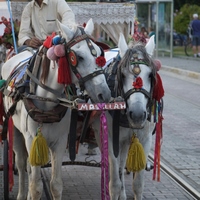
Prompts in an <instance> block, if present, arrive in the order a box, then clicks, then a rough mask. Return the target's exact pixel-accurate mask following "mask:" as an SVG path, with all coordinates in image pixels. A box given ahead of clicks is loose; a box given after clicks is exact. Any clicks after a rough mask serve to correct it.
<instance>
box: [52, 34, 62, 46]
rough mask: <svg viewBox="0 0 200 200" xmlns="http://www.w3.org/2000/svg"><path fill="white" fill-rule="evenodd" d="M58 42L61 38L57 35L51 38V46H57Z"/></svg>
mask: <svg viewBox="0 0 200 200" xmlns="http://www.w3.org/2000/svg"><path fill="white" fill-rule="evenodd" d="M60 41H61V37H60V36H59V35H56V36H55V37H54V38H53V41H52V42H53V44H54V45H57V44H60Z"/></svg>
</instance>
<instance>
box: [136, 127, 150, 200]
mask: <svg viewBox="0 0 200 200" xmlns="http://www.w3.org/2000/svg"><path fill="white" fill-rule="evenodd" d="M149 130H150V125H149V124H148V123H147V124H146V125H145V127H144V129H143V130H142V129H141V130H139V131H138V133H137V136H138V138H139V140H140V142H141V144H142V146H143V148H144V152H145V156H146V160H148V154H149V152H150V149H151V142H152V134H151V132H150V131H149ZM140 138H141V139H140ZM144 172H145V170H141V171H139V172H136V173H135V174H134V179H133V192H134V196H135V200H142V194H143V190H144Z"/></svg>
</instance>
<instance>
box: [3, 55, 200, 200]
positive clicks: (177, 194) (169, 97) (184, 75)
mask: <svg viewBox="0 0 200 200" xmlns="http://www.w3.org/2000/svg"><path fill="white" fill-rule="evenodd" d="M158 59H159V60H160V61H161V63H162V68H161V70H160V74H161V77H162V78H163V85H164V87H165V97H164V102H165V105H164V113H163V116H164V121H163V134H164V137H163V145H162V152H161V155H162V162H164V163H166V164H168V166H169V167H170V169H172V170H174V171H176V172H178V174H179V176H181V177H182V178H183V179H184V180H186V181H187V182H188V184H190V185H191V186H192V187H194V188H196V189H198V190H199V192H200V189H199V188H200V159H199V155H200V137H199V136H200V109H199V108H200V90H199V89H200V59H186V58H166V57H159V58H158ZM174 77H175V78H174ZM177 108H178V109H177ZM183 110H184V112H182V111H183ZM152 147H153V145H152ZM81 148H82V151H81V152H80V153H79V155H78V157H77V160H82V161H84V160H85V158H86V156H85V153H86V151H87V148H86V147H83V146H82V147H81ZM0 152H1V151H0ZM152 153H153V148H152ZM1 158H2V154H1V153H0V160H1ZM65 159H67V154H66V158H65ZM90 159H95V160H96V161H97V162H98V161H100V156H99V154H98V155H97V156H95V157H92V158H90ZM50 170H51V168H47V169H45V174H46V175H47V176H45V179H47V180H48V179H49V174H50ZM100 176H101V172H100V168H96V167H85V166H74V165H73V166H63V180H64V192H63V199H69V200H71V199H73V200H79V199H85V200H86V199H87V200H93V199H94V200H100V199H101V197H100V195H101V194H100ZM1 177H2V172H1V173H0V180H1ZM17 178H18V177H17V176H15V186H14V188H13V191H12V192H11V194H10V197H11V199H16V193H17ZM131 185H132V176H131V175H126V191H127V197H128V198H127V199H128V200H131V199H133V192H132V186H131ZM1 188H2V184H1V183H0V197H1V196H2V190H1ZM0 199H1V198H0ZM45 199H46V198H45V197H44V196H43V198H42V200H45ZM164 199H170V200H188V199H189V200H192V198H191V197H189V196H188V194H187V193H186V192H185V191H184V190H182V189H180V188H178V186H177V185H176V184H175V183H174V182H172V181H171V179H170V178H169V177H168V176H166V175H165V174H164V173H163V172H162V174H161V182H156V181H152V171H151V172H146V177H145V192H144V200H164ZM199 199H200V197H199Z"/></svg>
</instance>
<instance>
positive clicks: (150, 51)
mask: <svg viewBox="0 0 200 200" xmlns="http://www.w3.org/2000/svg"><path fill="white" fill-rule="evenodd" d="M145 48H146V51H147V53H148V54H149V55H150V56H153V53H154V49H155V35H152V36H151V37H150V39H149V41H148V43H147V44H146V46H145Z"/></svg>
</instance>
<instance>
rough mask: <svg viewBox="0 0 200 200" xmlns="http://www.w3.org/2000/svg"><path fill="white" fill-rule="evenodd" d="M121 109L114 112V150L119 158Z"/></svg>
mask: <svg viewBox="0 0 200 200" xmlns="http://www.w3.org/2000/svg"><path fill="white" fill-rule="evenodd" d="M120 112H121V111H120V110H114V112H113V120H112V127H113V136H112V139H113V152H114V155H115V157H116V158H117V157H118V155H119V124H120Z"/></svg>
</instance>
